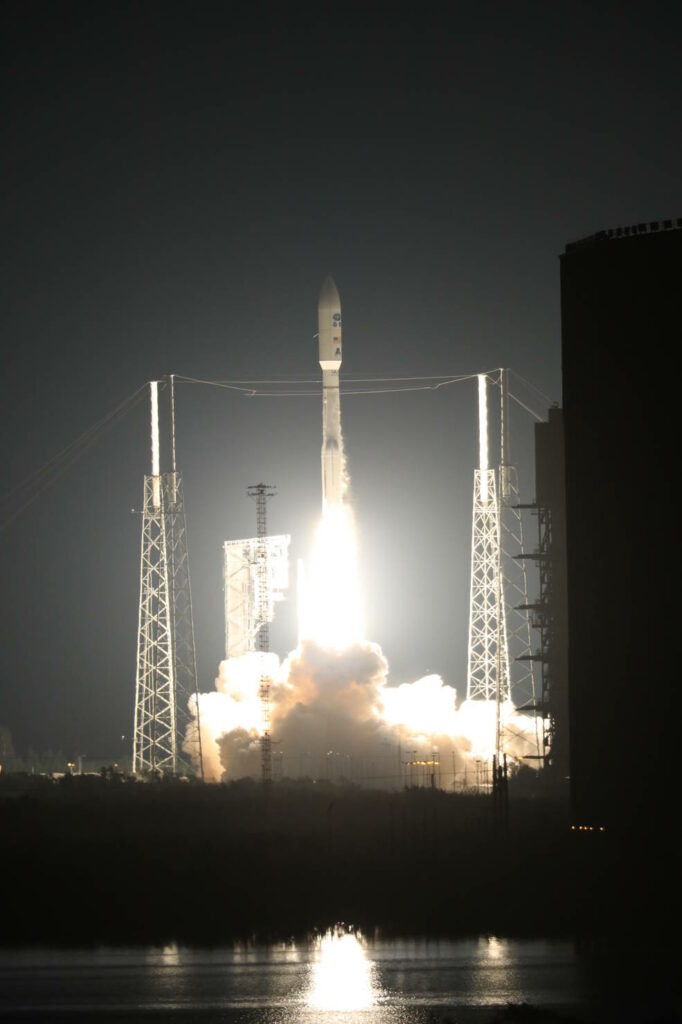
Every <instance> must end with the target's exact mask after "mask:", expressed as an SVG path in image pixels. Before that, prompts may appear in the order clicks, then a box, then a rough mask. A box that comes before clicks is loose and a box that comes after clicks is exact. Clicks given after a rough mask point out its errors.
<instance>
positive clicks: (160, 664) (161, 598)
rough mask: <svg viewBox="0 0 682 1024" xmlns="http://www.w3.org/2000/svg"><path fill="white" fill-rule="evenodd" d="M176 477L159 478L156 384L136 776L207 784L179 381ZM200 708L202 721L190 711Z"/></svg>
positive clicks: (155, 387) (147, 486)
mask: <svg viewBox="0 0 682 1024" xmlns="http://www.w3.org/2000/svg"><path fill="white" fill-rule="evenodd" d="M168 389H169V391H168V394H169V402H170V423H171V470H170V472H164V473H161V472H160V450H159V449H160V445H159V382H158V381H152V382H151V384H150V396H151V435H152V472H151V475H150V476H145V479H144V508H143V512H142V545H141V548H142V550H141V559H140V566H141V567H140V607H139V617H138V641H137V675H136V684H135V722H134V732H133V772H134V773H135V774H138V775H148V776H152V777H159V776H161V775H165V774H173V775H185V774H194V773H196V774H197V775H199V777H201V778H202V779H203V757H202V750H201V730H200V728H199V724H200V723H199V718H198V716H199V702H198V693H197V668H196V653H195V644H194V624H193V616H192V596H191V586H190V575H189V559H188V553H187V523H186V519H185V505H184V497H183V486H182V475H181V474H180V473H179V472H178V471H177V467H176V464H175V404H174V394H173V378H172V377H170V378H169V379H168ZM190 701H193V702H194V705H195V715H196V717H193V716H192V714H191V711H190Z"/></svg>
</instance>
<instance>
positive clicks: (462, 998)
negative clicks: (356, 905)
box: [0, 929, 587, 1024]
mask: <svg viewBox="0 0 682 1024" xmlns="http://www.w3.org/2000/svg"><path fill="white" fill-rule="evenodd" d="M586 1001H587V993H586V990H585V986H584V984H583V981H582V975H581V970H580V964H579V962H578V959H577V957H576V955H575V953H574V950H573V948H572V946H571V945H570V944H569V943H551V942H545V941H536V942H529V941H513V940H502V939H480V940H471V941H427V940H401V941H397V940H395V941H384V940H368V939H365V938H364V937H363V936H361V935H359V934H355V933H352V932H350V931H348V930H345V929H336V930H335V931H334V932H331V933H328V934H327V935H326V936H324V937H322V938H320V937H318V938H317V939H312V940H311V941H310V942H307V943H295V944H294V943H292V944H281V945H273V946H269V947H264V946H249V945H237V946H234V947H230V948H225V949H218V950H192V949H185V948H182V947H177V946H167V947H165V948H161V949H151V948H148V949H117V950H112V949H98V950H90V951H41V950H27V951H3V952H0V1020H2V1019H7V1018H8V1017H11V1016H12V1014H19V1013H21V1014H22V1019H25V1020H36V1021H38V1020H45V1021H47V1020H51V1021H52V1020H54V1021H59V1020H65V1019H80V1020H97V1019H99V1016H102V1017H104V1015H105V1014H106V1020H107V1021H110V1022H112V1024H113V1022H114V1021H117V1020H121V1021H123V1020H125V1021H126V1022H127V1024H133V1022H135V1021H137V1020H148V1019H149V1016H150V1015H152V1014H154V1015H156V1016H157V1017H158V1015H159V1013H160V1014H161V1015H162V1016H163V1018H164V1019H165V1018H166V1017H168V1018H170V1019H171V1020H173V1021H174V1022H177V1024H179V1022H183V1024H184V1022H185V1021H193V1020H200V1021H202V1022H205V1024H213V1022H216V1024H217V1022H218V1021H220V1022H222V1024H228V1022H229V1024H252V1022H253V1024H297V1022H299V1021H300V1022H309V1021H318V1020H319V1021H328V1022H329V1024H361V1022H363V1024H369V1022H371V1024H389V1022H390V1024H422V1022H427V1021H446V1020H448V1019H452V1020H456V1021H457V1022H458V1024H460V1022H463V1024H464V1022H467V1021H486V1020H490V1019H491V1016H492V1014H491V1010H492V1009H494V1008H495V1007H504V1006H506V1005H507V1004H509V1003H522V1002H526V1003H532V1004H534V1005H535V1006H539V1007H551V1008H553V1009H566V1008H569V1009H570V1011H571V1015H572V1016H573V1017H574V1018H575V1017H578V1016H579V1009H580V1007H581V1005H583V1004H586ZM450 1011H456V1013H455V1014H453V1016H452V1017H450Z"/></svg>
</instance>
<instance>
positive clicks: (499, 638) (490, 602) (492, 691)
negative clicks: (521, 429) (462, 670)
mask: <svg viewBox="0 0 682 1024" xmlns="http://www.w3.org/2000/svg"><path fill="white" fill-rule="evenodd" d="M478 410H479V468H478V469H475V470H474V503H473V522H472V536H471V600H470V611H469V661H468V671H467V700H484V701H495V703H496V705H497V713H496V716H495V720H496V735H495V750H496V753H497V754H498V756H499V754H500V749H501V737H500V706H501V705H502V704H504V703H506V702H507V701H508V700H509V699H510V683H509V678H510V677H509V651H508V646H507V625H506V616H505V607H504V596H503V593H502V569H501V544H500V515H499V505H498V501H497V489H496V484H495V471H494V470H493V469H489V468H488V403H487V392H486V377H485V374H479V376H478Z"/></svg>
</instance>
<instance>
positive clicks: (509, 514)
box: [499, 369, 541, 755]
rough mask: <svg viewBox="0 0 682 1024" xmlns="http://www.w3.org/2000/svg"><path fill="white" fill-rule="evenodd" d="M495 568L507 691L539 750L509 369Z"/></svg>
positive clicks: (504, 384)
mask: <svg viewBox="0 0 682 1024" xmlns="http://www.w3.org/2000/svg"><path fill="white" fill-rule="evenodd" d="M499 389H500V468H499V484H500V494H499V516H500V545H501V554H500V566H501V569H500V571H501V577H502V578H501V591H502V598H503V601H504V617H505V625H506V630H507V646H508V653H509V669H510V692H511V696H512V698H513V700H514V704H515V706H516V708H517V709H518V711H520V712H522V713H523V712H524V711H525V712H526V713H528V714H532V715H533V716H534V718H535V723H536V735H535V750H536V755H539V754H540V750H541V736H540V729H539V725H538V721H539V720H538V718H537V715H536V712H537V711H538V710H540V708H539V705H538V695H537V690H536V678H535V677H536V670H535V660H536V658H535V655H534V654H533V642H532V633H531V630H532V628H533V626H532V621H531V616H530V605H529V601H528V573H527V570H526V559H527V557H528V555H527V552H526V550H525V547H524V538H523V518H522V509H523V507H524V506H522V505H521V499H520V495H519V480H518V472H517V469H516V466H515V465H514V464H513V462H512V459H511V433H510V429H509V398H510V395H509V371H508V370H505V369H502V370H500V377H499Z"/></svg>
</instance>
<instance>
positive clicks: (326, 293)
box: [318, 277, 341, 309]
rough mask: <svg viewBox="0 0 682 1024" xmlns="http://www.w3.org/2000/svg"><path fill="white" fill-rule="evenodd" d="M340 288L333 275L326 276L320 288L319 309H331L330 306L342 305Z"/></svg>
mask: <svg viewBox="0 0 682 1024" xmlns="http://www.w3.org/2000/svg"><path fill="white" fill-rule="evenodd" d="M340 305H341V300H340V298H339V290H338V288H337V287H336V285H335V284H334V278H333V277H325V279H324V281H323V282H322V287H321V288H320V300H319V302H318V308H319V309H329V307H330V306H340Z"/></svg>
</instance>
